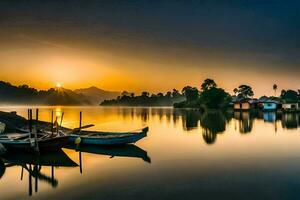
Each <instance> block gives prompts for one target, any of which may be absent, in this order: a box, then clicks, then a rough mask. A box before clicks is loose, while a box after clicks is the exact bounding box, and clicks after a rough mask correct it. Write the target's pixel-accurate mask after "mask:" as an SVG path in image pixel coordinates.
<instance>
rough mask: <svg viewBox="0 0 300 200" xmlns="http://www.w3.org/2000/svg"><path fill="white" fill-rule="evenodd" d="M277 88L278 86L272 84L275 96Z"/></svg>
mask: <svg viewBox="0 0 300 200" xmlns="http://www.w3.org/2000/svg"><path fill="white" fill-rule="evenodd" d="M277 88H278V87H277V85H276V84H274V85H273V90H274V94H275V97H276V91H277Z"/></svg>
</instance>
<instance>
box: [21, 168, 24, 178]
mask: <svg viewBox="0 0 300 200" xmlns="http://www.w3.org/2000/svg"><path fill="white" fill-rule="evenodd" d="M23 173H24V167H23V166H22V170H21V181H22V180H23Z"/></svg>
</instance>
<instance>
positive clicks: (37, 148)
mask: <svg viewBox="0 0 300 200" xmlns="http://www.w3.org/2000/svg"><path fill="white" fill-rule="evenodd" d="M35 117H36V125H35V132H34V141H35V150H36V151H37V152H38V153H39V144H38V139H37V131H38V129H37V128H38V127H37V125H38V121H39V109H36V116H35Z"/></svg>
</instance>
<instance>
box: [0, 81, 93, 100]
mask: <svg viewBox="0 0 300 200" xmlns="http://www.w3.org/2000/svg"><path fill="white" fill-rule="evenodd" d="M0 103H1V104H9V105H14V104H18V105H20V104H26V105H28V104H29V105H91V104H92V101H90V100H89V98H88V97H86V96H84V95H82V94H77V93H76V92H73V91H72V90H68V89H65V88H50V89H49V90H37V89H35V88H31V87H29V86H28V85H20V86H14V85H11V84H10V83H8V82H4V81H0Z"/></svg>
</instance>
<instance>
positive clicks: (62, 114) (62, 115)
mask: <svg viewBox="0 0 300 200" xmlns="http://www.w3.org/2000/svg"><path fill="white" fill-rule="evenodd" d="M63 119H64V112H62V113H61V117H60V124H59V129H61V125H62V122H63Z"/></svg>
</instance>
